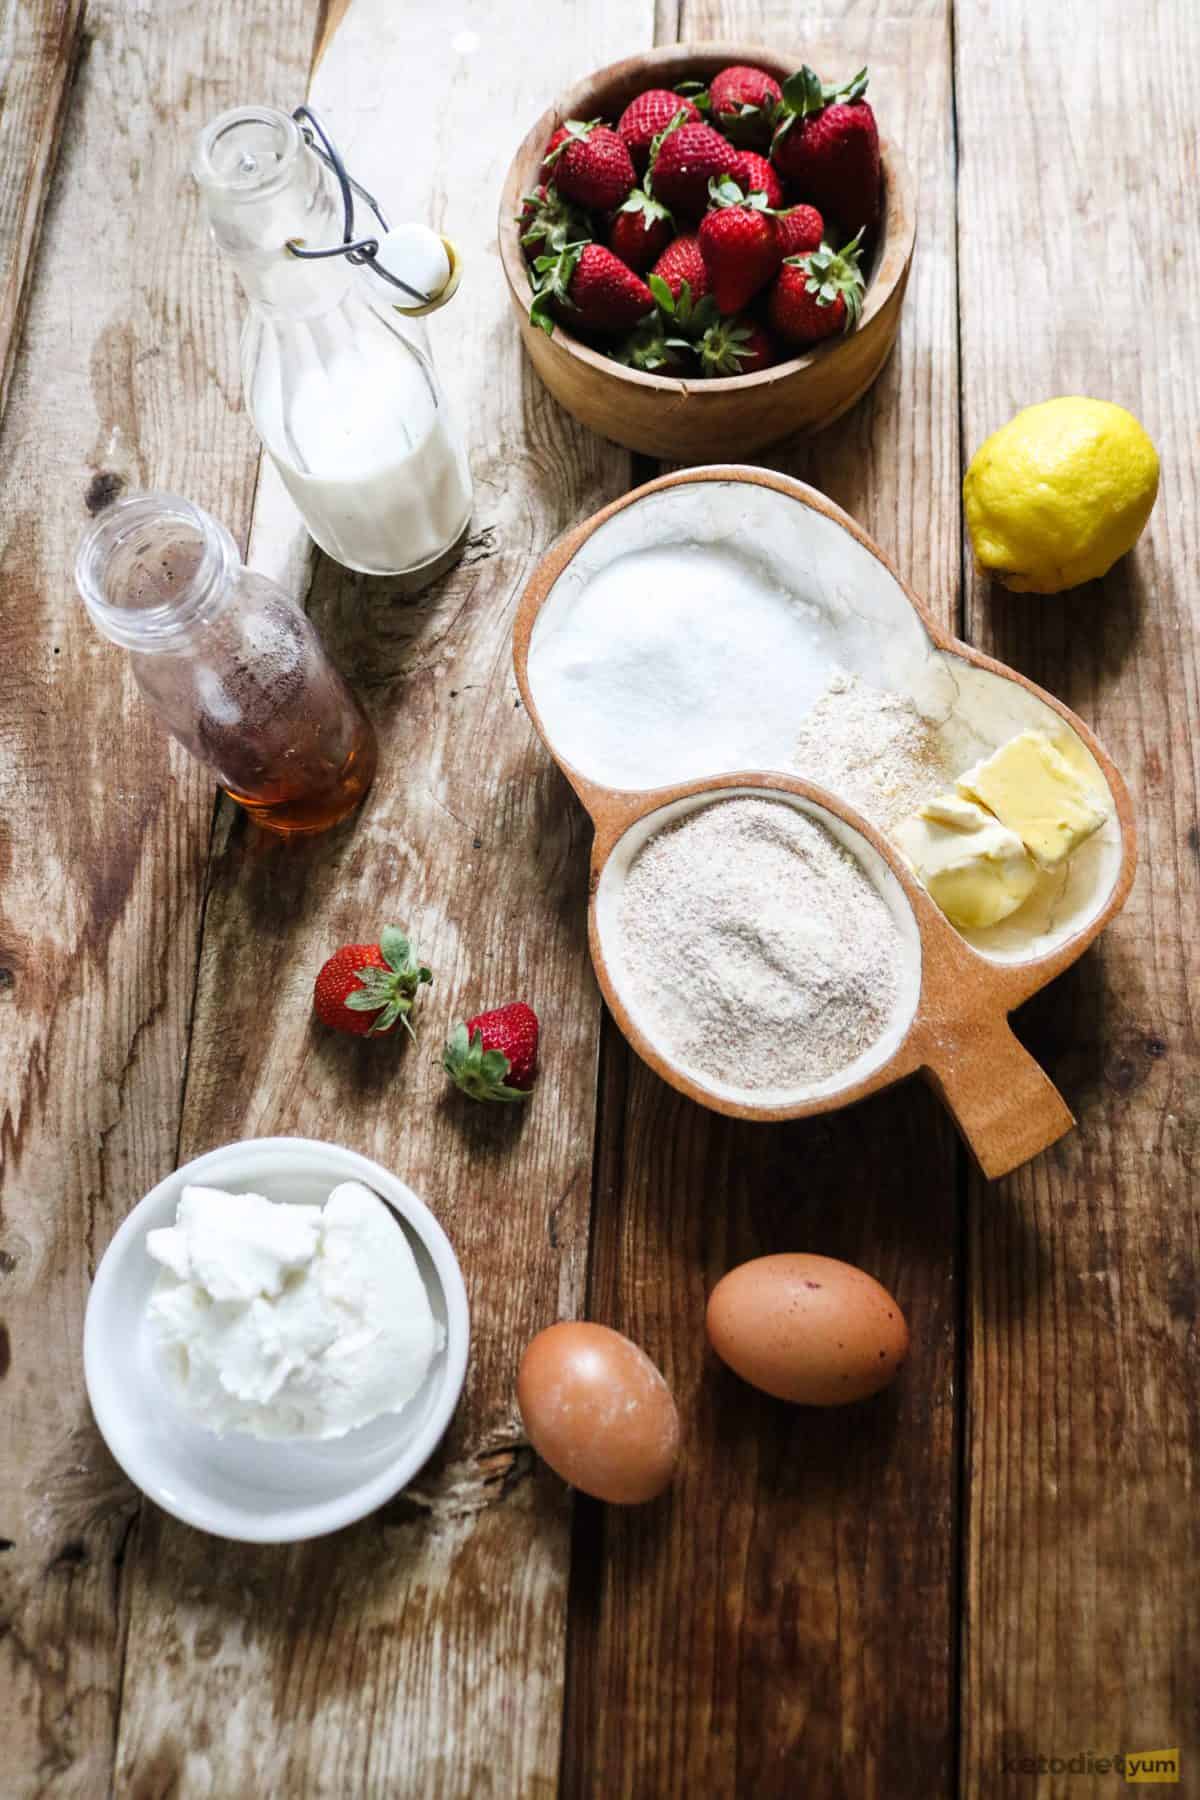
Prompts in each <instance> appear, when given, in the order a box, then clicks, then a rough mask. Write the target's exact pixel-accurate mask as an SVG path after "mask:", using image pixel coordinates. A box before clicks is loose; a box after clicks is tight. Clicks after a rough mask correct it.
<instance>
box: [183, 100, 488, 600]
mask: <svg viewBox="0 0 1200 1800" xmlns="http://www.w3.org/2000/svg"><path fill="white" fill-rule="evenodd" d="M193 171H194V173H195V176H196V179H197V181H198V183H199V185H200V190H201V193H202V195H203V198H204V203H205V207H206V210H207V213H208V220H209V224H210V226H211V228H212V233H213V237H214V239H215V241H216V243H217V245H218V246H219V248H220V249H221V250H222V251H224V252H225V254H226V255H227V256H229V257H230V259H231V260H232V262H233V264H234V266H235V268H236V270H237V274H238V278H239V280H240V282H241V284H242V287H243V289H244V290H245V293H246V297H247V299H248V300H249V302H250V311H249V314H248V316H247V318H246V323H245V326H244V328H243V332H242V383H243V387H244V389H245V395H246V404H247V407H248V409H249V412H250V416H251V418H252V419H253V420H254V423H255V426H256V427H257V429H258V433H259V436H260V437H261V438H262V441H263V444H264V445H265V447H266V449H267V451H268V452H269V454H270V456H271V459H272V461H273V462H274V463H275V466H276V467H277V469H278V470H279V473H280V475H281V476H282V478H283V481H284V483H285V485H286V487H287V488H288V491H289V492H290V494H291V496H292V498H293V500H294V501H295V503H296V505H297V507H298V509H299V511H300V513H301V515H302V517H303V519H304V522H305V524H306V526H307V527H308V530H309V532H310V533H311V535H312V536H313V538H314V539H315V540H316V542H317V543H318V544H319V545H320V547H321V549H322V550H324V551H325V552H326V553H327V554H328V555H329V556H332V557H334V558H335V559H336V560H337V561H338V562H340V563H343V564H345V566H346V567H347V568H351V569H358V570H361V571H362V572H364V573H366V574H370V575H404V576H409V577H412V578H414V579H415V580H419V579H420V578H421V577H422V575H426V574H427V575H429V576H432V575H433V574H435V573H437V571H438V569H439V567H440V566H441V565H442V563H443V559H444V558H445V557H446V555H447V553H448V552H450V551H451V550H452V549H453V548H454V546H455V545H456V543H457V542H458V540H459V539H460V538H462V537H464V536H465V534H466V528H467V524H468V521H469V518H470V513H471V482H470V475H469V473H468V468H467V459H466V454H465V451H464V449H463V445H462V442H461V440H460V438H459V436H458V433H457V431H456V429H455V427H454V423H453V421H452V419H451V418H450V415H449V412H448V409H447V406H446V401H445V396H444V395H443V393H442V389H441V385H440V383H439V381H438V377H437V373H436V370H435V368H434V364H433V358H432V355H431V353H430V349H429V340H428V334H427V330H426V326H425V321H424V319H423V318H419V317H414V316H412V314H411V313H406V312H403V311H401V310H400V309H399V308H398V307H397V306H396V305H395V304H394V303H393V301H392V300H390V299H389V298H388V297H387V295H386V293H384V292H383V291H381V289H380V285H379V278H378V277H376V276H374V275H373V274H372V272H371V271H370V270H369V269H367V268H365V267H363V266H356V265H355V264H354V263H352V262H351V261H350V260H348V258H347V257H345V256H344V255H335V256H329V257H324V258H321V259H320V260H309V259H307V258H302V257H299V256H296V255H294V254H293V252H292V251H291V250H289V248H288V245H289V242H291V243H295V244H298V245H300V246H302V247H309V246H324V245H332V244H337V243H338V242H339V241H340V240H341V238H342V236H343V219H342V216H341V207H340V203H339V198H338V188H337V182H336V180H335V178H334V176H333V174H332V173H331V171H330V170H329V168H328V167H327V166H326V164H325V163H324V162H323V161H322V160H321V158H320V157H319V156H318V155H317V153H316V151H315V150H314V149H313V148H311V147H310V145H309V143H308V142H306V140H305V137H304V135H303V134H302V132H301V130H300V128H299V126H298V125H297V123H296V121H295V120H294V119H293V118H291V117H289V115H288V114H287V113H285V112H281V111H278V110H277V109H276V108H274V107H268V106H262V107H237V108H235V109H234V110H233V111H232V112H227V113H223V114H222V115H221V116H220V117H219V118H217V119H214V120H213V121H212V123H211V124H210V125H208V126H207V127H206V128H205V130H204V131H202V132H201V133H200V136H199V138H198V139H197V142H196V149H195V157H194V161H193ZM393 291H394V290H393ZM401 297H402V296H400V295H399V294H398V293H397V294H396V298H401Z"/></svg>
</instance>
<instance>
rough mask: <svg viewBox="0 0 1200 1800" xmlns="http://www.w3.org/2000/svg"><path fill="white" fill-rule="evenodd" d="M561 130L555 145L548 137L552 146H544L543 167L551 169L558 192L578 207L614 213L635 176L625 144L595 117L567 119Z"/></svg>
mask: <svg viewBox="0 0 1200 1800" xmlns="http://www.w3.org/2000/svg"><path fill="white" fill-rule="evenodd" d="M562 129H563V131H564V134H565V135H564V136H563V137H562V138H561V139H560V140H559V142H558V143H557V144H554V138H551V140H550V143H551V144H554V148H553V149H552V150H551V149H550V148H549V146H547V154H546V159H545V161H544V162H543V164H542V168H543V170H545V169H549V170H550V171H551V179H552V180H553V182H554V185H555V187H556V188H557V189H558V191H559V193H560V194H564V195H565V196H566V198H567V199H568V200H574V201H575V203H576V205H577V206H585V207H587V208H588V210H589V211H591V212H613V211H614V210H615V209H616V208H617V207H618V206H620V204H621V202H622V201H623V200H624V198H625V196H626V194H628V192H629V190H630V188H631V187H632V186H633V184H634V182H635V181H636V179H637V177H636V175H635V174H634V172H633V164H632V163H631V162H630V160H629V152H628V150H627V149H626V148H625V145H624V143H623V142H622V140H621V139H620V138H619V137H618V136H617V134H616V132H615V131H614V130H613V129H612V127H611V126H609V125H602V124H601V123H600V121H599V120H598V119H592V120H590V121H589V122H588V123H586V124H585V123H584V122H583V120H582V119H568V120H567V123H566V125H565V126H564V127H563V128H562ZM557 136H558V133H557V132H556V133H555V137H557ZM543 179H545V177H543Z"/></svg>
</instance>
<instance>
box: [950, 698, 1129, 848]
mask: <svg viewBox="0 0 1200 1800" xmlns="http://www.w3.org/2000/svg"><path fill="white" fill-rule="evenodd" d="M954 785H955V787H956V788H957V789H958V791H959V793H960V794H962V795H963V796H964V798H966V799H968V800H977V801H978V802H979V803H980V805H982V806H986V807H987V808H988V810H989V811H990V812H993V813H995V815H996V817H997V818H998V819H999V820H1000V823H1001V824H1002V825H1007V826H1008V828H1009V830H1010V831H1015V832H1016V834H1017V836H1018V837H1019V838H1020V840H1021V842H1022V843H1023V844H1024V845H1025V848H1026V849H1027V850H1028V851H1029V852H1030V853H1031V855H1032V856H1033V858H1034V860H1035V861H1036V862H1038V863H1039V864H1040V865H1041V867H1042V868H1043V869H1057V868H1061V866H1062V864H1063V863H1064V862H1065V861H1066V859H1067V857H1068V856H1070V855H1071V853H1072V852H1073V851H1075V850H1078V848H1079V846H1080V844H1082V843H1083V842H1084V841H1085V839H1087V838H1089V837H1091V835H1092V833H1093V832H1094V831H1098V830H1099V829H1100V827H1101V825H1103V823H1104V821H1105V819H1106V818H1107V817H1108V814H1107V811H1106V810H1105V808H1104V807H1103V805H1102V804H1101V803H1100V800H1099V797H1098V796H1097V795H1096V794H1095V792H1094V790H1093V789H1092V788H1090V787H1089V786H1088V785H1087V784H1086V783H1085V782H1084V781H1082V780H1081V779H1080V777H1079V775H1078V774H1077V772H1076V770H1075V769H1073V768H1072V767H1071V764H1070V763H1069V762H1068V761H1067V759H1066V757H1065V756H1064V755H1063V754H1062V752H1061V750H1057V749H1055V747H1054V745H1053V744H1052V743H1051V741H1050V739H1049V737H1048V736H1047V735H1046V733H1045V732H1044V731H1022V732H1021V733H1019V735H1018V736H1017V737H1014V738H1010V739H1009V741H1008V743H1007V744H1002V745H1001V746H1000V748H999V750H996V751H993V753H992V755H991V756H989V757H987V758H986V760H985V761H983V762H980V763H976V765H975V767H974V768H973V769H968V770H967V772H966V774H965V775H960V776H959V777H958V780H957V781H956V782H955V784H954Z"/></svg>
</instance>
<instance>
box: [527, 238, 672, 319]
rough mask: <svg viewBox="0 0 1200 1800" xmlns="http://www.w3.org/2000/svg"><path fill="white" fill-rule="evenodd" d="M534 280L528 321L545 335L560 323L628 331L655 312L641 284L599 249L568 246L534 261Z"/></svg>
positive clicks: (607, 251)
mask: <svg viewBox="0 0 1200 1800" xmlns="http://www.w3.org/2000/svg"><path fill="white" fill-rule="evenodd" d="M533 280H534V286H535V293H534V299H533V304H532V306H531V307H530V308H529V316H530V318H531V319H532V320H533V321H534V323H535V324H537V325H540V326H541V328H542V330H543V331H545V332H553V330H554V326H555V322H556V321H557V320H558V319H560V318H561V319H562V320H563V322H564V323H568V324H570V325H572V326H573V327H574V328H575V329H577V330H582V331H600V332H619V331H628V330H629V329H630V327H631V326H633V325H636V324H637V322H638V320H639V319H641V318H643V317H644V316H645V314H646V313H648V312H650V311H652V310H653V307H654V296H653V294H652V293H651V292H650V289H649V288H648V287H647V286H646V284H645V282H644V281H643V280H642V279H641V278H640V276H638V275H635V274H634V272H633V270H632V269H631V268H629V267H628V266H627V265H626V264H625V263H623V262H622V261H621V259H620V257H619V256H614V255H613V253H612V251H611V250H607V249H605V247H604V245H603V244H568V245H567V246H566V248H565V249H563V250H561V251H560V252H559V253H558V255H556V256H539V257H537V258H536V260H535V262H534V265H533Z"/></svg>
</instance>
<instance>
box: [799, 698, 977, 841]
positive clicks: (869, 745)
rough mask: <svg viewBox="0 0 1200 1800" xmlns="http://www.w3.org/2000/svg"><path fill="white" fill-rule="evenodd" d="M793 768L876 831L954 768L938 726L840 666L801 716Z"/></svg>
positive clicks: (920, 800)
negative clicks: (860, 814) (951, 765)
mask: <svg viewBox="0 0 1200 1800" xmlns="http://www.w3.org/2000/svg"><path fill="white" fill-rule="evenodd" d="M792 767H793V768H794V769H795V771H796V773H797V774H798V775H803V776H805V777H806V778H807V780H809V781H813V782H816V783H817V784H818V785H819V786H820V787H825V788H828V789H829V790H830V792H831V793H834V794H837V795H838V796H839V798H841V799H843V800H845V801H847V802H848V803H849V804H850V805H851V806H854V807H857V809H858V811H859V812H861V813H862V814H863V815H864V817H865V818H868V819H870V821H871V823H872V824H873V825H878V826H879V828H880V830H881V831H887V830H890V828H891V827H892V826H893V825H895V824H898V823H899V821H900V820H901V819H903V818H906V817H907V815H908V814H909V813H913V812H916V810H917V808H918V807H919V806H921V805H923V804H924V802H925V801H926V800H931V799H932V798H933V796H934V795H935V794H936V793H938V792H939V791H940V790H941V789H942V788H944V787H948V786H949V785H950V784H951V782H952V781H953V779H954V776H955V774H957V773H958V771H957V770H955V769H952V768H951V767H950V766H949V763H948V762H947V760H946V753H945V751H944V749H943V747H942V744H941V742H940V739H939V737H938V731H937V726H936V725H934V724H932V723H931V722H930V720H928V719H926V718H924V717H923V716H922V714H921V713H920V712H919V711H918V709H917V707H916V706H915V705H914V703H913V702H912V701H911V700H910V699H908V698H907V696H906V695H904V694H895V693H891V692H889V690H887V689H886V688H877V687H872V686H871V685H870V683H869V682H865V681H861V680H860V679H859V677H858V676H857V675H847V674H844V673H842V672H840V671H839V672H838V673H837V674H835V675H834V677H833V679H832V680H831V681H830V682H829V685H828V686H827V687H826V689H825V691H824V693H823V694H822V695H821V696H820V697H819V699H818V700H817V701H816V702H815V704H814V705H813V706H812V707H811V708H810V710H809V711H808V712H807V713H806V715H805V716H804V718H803V719H802V720H801V723H800V728H799V733H798V736H797V738H796V742H795V745H794V747H793V750H792Z"/></svg>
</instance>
